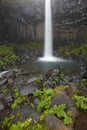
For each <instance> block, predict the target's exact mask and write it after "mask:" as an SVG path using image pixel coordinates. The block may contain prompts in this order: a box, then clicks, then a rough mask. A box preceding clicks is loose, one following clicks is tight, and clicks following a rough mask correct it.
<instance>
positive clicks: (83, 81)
mask: <svg viewBox="0 0 87 130" xmlns="http://www.w3.org/2000/svg"><path fill="white" fill-rule="evenodd" d="M82 87H87V79H82Z"/></svg>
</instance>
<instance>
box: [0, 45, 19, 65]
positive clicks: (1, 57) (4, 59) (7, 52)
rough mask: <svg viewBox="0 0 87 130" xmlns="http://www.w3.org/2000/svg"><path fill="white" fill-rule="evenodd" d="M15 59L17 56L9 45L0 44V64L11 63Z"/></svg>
mask: <svg viewBox="0 0 87 130" xmlns="http://www.w3.org/2000/svg"><path fill="white" fill-rule="evenodd" d="M16 59H17V56H16V55H15V52H14V49H13V48H12V47H11V46H7V45H2V46H0V66H3V65H8V64H13V63H14V62H15V60H16Z"/></svg>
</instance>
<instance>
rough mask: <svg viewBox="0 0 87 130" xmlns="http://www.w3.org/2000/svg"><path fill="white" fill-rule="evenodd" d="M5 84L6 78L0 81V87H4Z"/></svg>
mask: <svg viewBox="0 0 87 130" xmlns="http://www.w3.org/2000/svg"><path fill="white" fill-rule="evenodd" d="M6 82H7V78H5V79H3V80H1V81H0V86H1V85H4V84H5V83H6Z"/></svg>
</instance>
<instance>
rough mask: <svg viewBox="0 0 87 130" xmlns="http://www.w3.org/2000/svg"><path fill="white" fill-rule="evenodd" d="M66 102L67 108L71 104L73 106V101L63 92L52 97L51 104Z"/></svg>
mask: <svg viewBox="0 0 87 130" xmlns="http://www.w3.org/2000/svg"><path fill="white" fill-rule="evenodd" d="M60 104H66V106H67V108H68V109H69V108H70V107H71V106H74V105H75V104H74V101H73V100H72V99H71V98H70V97H69V96H68V95H67V94H66V93H64V92H62V93H60V94H59V95H58V96H56V97H53V99H52V103H51V105H52V106H54V105H60Z"/></svg>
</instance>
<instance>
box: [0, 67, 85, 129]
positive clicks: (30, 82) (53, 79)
mask: <svg viewBox="0 0 87 130" xmlns="http://www.w3.org/2000/svg"><path fill="white" fill-rule="evenodd" d="M84 78H85V79H87V70H84V71H83V72H82V73H81V74H80V75H79V76H72V77H68V76H66V75H65V76H62V72H61V71H60V70H58V69H55V70H49V71H47V72H46V74H45V75H43V74H42V75H32V74H30V73H29V72H28V71H23V70H17V69H11V70H7V71H3V72H1V73H0V129H2V124H3V120H4V118H5V117H10V116H11V115H15V118H14V122H17V121H18V120H19V116H18V111H19V109H18V107H17V106H15V104H16V102H18V100H17V98H18V99H19V100H20V98H19V97H21V98H22V96H24V97H26V98H27V99H26V100H25V99H23V100H22V101H19V105H20V115H21V119H20V120H21V121H24V120H25V119H27V118H32V119H33V120H34V121H36V122H38V121H39V118H40V115H41V113H38V112H37V105H38V104H39V102H40V101H39V99H38V98H37V97H35V96H34V92H35V91H37V90H39V89H40V90H41V89H43V88H44V87H45V88H46V89H49V88H52V89H56V88H57V89H58V93H57V94H56V96H54V97H53V98H52V101H51V105H52V106H54V105H60V104H66V106H67V109H68V110H71V111H72V119H73V124H72V125H71V126H69V127H68V126H66V125H64V123H63V121H62V120H60V119H58V118H57V117H56V116H55V115H48V116H47V117H46V118H45V123H46V125H47V126H48V127H49V128H50V130H53V129H54V130H82V129H83V130H87V123H86V121H87V116H86V114H84V113H83V112H80V111H79V109H78V108H77V107H76V105H75V101H74V100H73V99H72V97H73V95H82V96H86V95H87V86H84V87H83V88H82V87H81V84H82V80H83V79H84ZM60 86H62V89H61V87H60ZM17 93H18V95H20V96H18V95H17ZM12 104H14V105H12ZM16 105H18V103H17V104H16ZM50 124H51V125H50ZM3 129H5V130H6V127H5V128H3Z"/></svg>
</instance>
